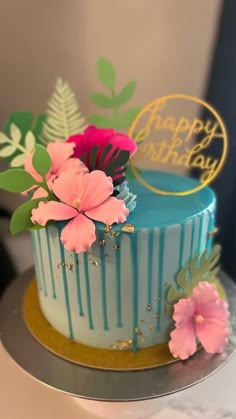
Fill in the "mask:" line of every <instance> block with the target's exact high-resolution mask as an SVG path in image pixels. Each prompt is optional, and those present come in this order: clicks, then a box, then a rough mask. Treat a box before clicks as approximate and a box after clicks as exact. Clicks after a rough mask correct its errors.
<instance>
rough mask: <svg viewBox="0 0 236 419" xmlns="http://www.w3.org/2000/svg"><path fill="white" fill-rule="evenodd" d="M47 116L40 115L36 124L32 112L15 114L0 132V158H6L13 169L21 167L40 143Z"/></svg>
mask: <svg viewBox="0 0 236 419" xmlns="http://www.w3.org/2000/svg"><path fill="white" fill-rule="evenodd" d="M44 120H45V115H43V114H40V115H38V117H37V119H36V121H35V123H34V117H33V115H32V113H30V112H13V113H12V114H11V115H10V117H9V119H8V121H7V123H6V125H5V128H4V132H0V157H3V158H6V160H7V161H8V162H9V163H10V166H11V167H21V166H23V165H24V162H25V160H26V159H27V157H28V156H29V154H31V153H32V152H33V150H34V148H35V144H36V143H37V142H39V133H40V132H41V129H42V124H43V121H44Z"/></svg>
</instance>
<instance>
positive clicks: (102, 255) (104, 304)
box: [99, 234, 109, 330]
mask: <svg viewBox="0 0 236 419" xmlns="http://www.w3.org/2000/svg"><path fill="white" fill-rule="evenodd" d="M102 237H103V235H102V236H101V234H100V240H102ZM99 249H100V270H101V298H102V317H103V329H104V330H109V327H108V320H107V295H106V269H105V252H104V247H103V246H99Z"/></svg>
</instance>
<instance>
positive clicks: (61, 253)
mask: <svg viewBox="0 0 236 419" xmlns="http://www.w3.org/2000/svg"><path fill="white" fill-rule="evenodd" d="M57 230H58V235H59V236H60V235H61V229H60V228H59V227H57ZM59 250H60V258H61V271H62V280H63V288H64V297H65V306H66V315H67V321H68V329H69V338H70V339H74V333H73V326H72V319H71V309H70V299H69V290H68V284H67V276H66V265H65V251H64V247H63V244H62V242H61V240H59Z"/></svg>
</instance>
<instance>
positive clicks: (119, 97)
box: [88, 58, 141, 130]
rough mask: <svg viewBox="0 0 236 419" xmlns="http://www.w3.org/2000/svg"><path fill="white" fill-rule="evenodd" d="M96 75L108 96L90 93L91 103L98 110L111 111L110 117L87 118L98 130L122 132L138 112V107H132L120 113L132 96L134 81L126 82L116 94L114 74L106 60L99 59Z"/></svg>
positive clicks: (96, 116)
mask: <svg viewBox="0 0 236 419" xmlns="http://www.w3.org/2000/svg"><path fill="white" fill-rule="evenodd" d="M97 74H98V78H99V80H100V82H101V83H102V85H103V86H104V87H105V88H107V89H108V90H109V96H108V95H105V94H103V93H92V94H91V96H90V98H91V100H92V102H93V103H94V104H95V105H97V106H98V107H100V108H103V109H104V108H107V109H111V111H112V117H111V118H109V117H107V116H105V115H101V114H95V115H90V116H89V118H88V119H89V122H90V123H92V124H94V125H96V126H97V127H100V128H114V129H117V130H123V129H126V128H129V126H130V125H131V123H132V122H133V120H134V118H135V117H136V116H137V114H138V113H139V112H140V110H141V108H140V107H137V106H135V107H132V108H130V109H128V110H127V111H126V112H124V113H121V111H120V107H121V106H122V105H124V104H126V103H127V102H128V101H129V100H130V99H131V98H132V97H133V95H134V93H135V89H136V81H134V80H132V81H130V82H128V83H127V84H126V85H125V86H124V87H123V88H122V89H121V91H120V92H119V93H116V91H115V89H116V72H115V69H114V67H113V65H112V64H111V63H110V61H108V60H107V59H106V58H100V59H99V60H98V63H97Z"/></svg>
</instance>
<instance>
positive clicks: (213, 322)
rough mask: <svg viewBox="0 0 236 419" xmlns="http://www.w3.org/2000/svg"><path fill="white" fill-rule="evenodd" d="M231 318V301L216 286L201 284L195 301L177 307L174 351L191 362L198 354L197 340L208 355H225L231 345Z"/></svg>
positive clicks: (195, 291)
mask: <svg viewBox="0 0 236 419" xmlns="http://www.w3.org/2000/svg"><path fill="white" fill-rule="evenodd" d="M228 317H229V312H228V305H227V302H226V301H223V300H222V299H220V297H219V295H218V293H217V291H216V287H215V285H213V284H210V283H209V282H200V283H199V285H198V286H197V287H195V288H194V290H193V295H192V297H191V298H186V299H184V298H182V299H181V300H179V301H178V303H176V304H175V306H174V315H173V319H174V320H175V327H176V328H175V330H173V332H171V340H170V342H169V349H170V352H171V353H172V355H173V356H174V357H175V358H180V359H183V360H184V359H187V358H188V357H189V356H191V355H193V354H194V352H196V349H197V342H196V338H198V340H199V341H200V343H201V344H202V346H203V348H204V349H205V351H206V352H208V353H211V354H213V353H221V352H223V349H224V347H225V345H226V344H227V343H228V336H229V330H228V327H227V319H228Z"/></svg>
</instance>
